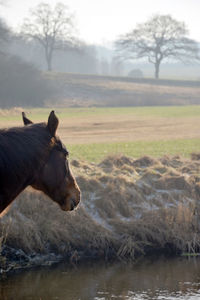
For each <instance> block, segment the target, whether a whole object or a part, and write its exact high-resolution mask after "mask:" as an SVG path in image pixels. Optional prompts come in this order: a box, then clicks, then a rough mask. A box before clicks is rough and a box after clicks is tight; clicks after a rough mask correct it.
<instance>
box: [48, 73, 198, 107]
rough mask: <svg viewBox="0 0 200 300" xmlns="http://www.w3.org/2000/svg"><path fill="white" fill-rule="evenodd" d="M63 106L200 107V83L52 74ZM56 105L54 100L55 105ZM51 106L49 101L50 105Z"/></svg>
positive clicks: (50, 74) (59, 101)
mask: <svg viewBox="0 0 200 300" xmlns="http://www.w3.org/2000/svg"><path fill="white" fill-rule="evenodd" d="M47 76H48V78H50V79H51V80H52V84H53V85H54V86H55V87H56V89H57V99H58V101H57V104H58V105H61V106H149V105H150V106H151V105H189V104H200V98H199V92H200V82H199V81H178V80H154V79H134V78H129V77H111V76H97V75H81V74H72V73H49V74H47ZM53 103H54V104H55V100H54V102H53ZM47 104H49V102H47Z"/></svg>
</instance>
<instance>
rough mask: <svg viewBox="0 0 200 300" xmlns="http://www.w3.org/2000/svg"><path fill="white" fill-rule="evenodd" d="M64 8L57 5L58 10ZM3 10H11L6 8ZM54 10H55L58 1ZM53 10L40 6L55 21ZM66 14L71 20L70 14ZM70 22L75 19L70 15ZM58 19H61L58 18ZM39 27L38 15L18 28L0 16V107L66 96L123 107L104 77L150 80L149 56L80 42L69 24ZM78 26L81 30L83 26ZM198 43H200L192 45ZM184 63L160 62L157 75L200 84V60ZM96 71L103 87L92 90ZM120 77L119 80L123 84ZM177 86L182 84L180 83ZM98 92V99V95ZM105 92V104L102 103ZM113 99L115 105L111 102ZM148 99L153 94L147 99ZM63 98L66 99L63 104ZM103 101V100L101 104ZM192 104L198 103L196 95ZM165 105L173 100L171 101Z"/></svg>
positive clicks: (109, 45)
mask: <svg viewBox="0 0 200 300" xmlns="http://www.w3.org/2000/svg"><path fill="white" fill-rule="evenodd" d="M0 5H2V4H0ZM63 7H64V6H63ZM63 7H61V8H62V9H61V11H62V13H63ZM7 8H8V9H9V6H8V7H7ZM57 8H58V9H59V5H58V7H57ZM55 11H56V9H55V10H52V11H50V7H48V6H46V7H43V13H44V14H46V15H47V14H48V16H51V14H53V16H52V22H54V21H55V20H56V15H55ZM66 12H67V11H66ZM63 14H64V13H63ZM38 16H39V15H38ZM53 17H54V19H53ZM64 17H65V15H63V20H65V19H64ZM70 18H72V17H71V15H70ZM71 21H73V18H72V19H71ZM71 21H70V22H71ZM31 22H32V23H31ZM34 22H35V23H34ZM56 22H59V18H58V19H57V21H56ZM102 22H103V19H102ZM63 23H64V21H63ZM24 24H25V23H24ZM27 24H28V25H27ZM72 24H73V22H72ZM61 25H63V24H61ZM64 25H66V24H64ZM76 25H77V24H76ZM34 26H35V27H34ZM39 26H40V27H39ZM42 26H44V24H42V23H40V20H39V19H37V20H35V21H34V20H33V21H31V18H30V20H29V23H26V24H25V25H24V27H23V26H22V29H21V31H19V30H17V28H16V29H15V28H12V29H11V28H10V27H9V25H8V23H6V22H5V21H4V20H3V18H2V17H0V46H1V48H0V49H1V50H0V68H1V73H0V87H1V88H0V107H1V108H7V107H13V106H23V107H24V106H45V105H47V104H48V103H52V102H54V103H55V101H57V102H59V103H60V104H61V103H62V99H65V105H67V104H69V103H70V105H71V103H72V102H73V101H74V100H73V99H75V100H76V99H78V102H79V103H80V100H81V105H84V104H83V102H84V101H82V100H83V99H89V103H93V104H94V102H95V101H96V99H99V100H98V101H99V102H98V103H96V105H99V106H101V105H102V103H104V105H110V104H109V103H111V102H112V105H120V106H121V105H123V104H124V103H125V102H126V101H125V102H123V97H119V95H118V94H115V93H113V91H115V90H118V89H119V87H118V86H117V85H116V82H118V83H119V80H117V81H116V80H115V79H112V84H113V87H112V92H111V91H110V89H109V88H108V85H107V84H106V83H105V82H106V80H107V82H109V80H110V79H109V78H107V77H109V76H111V77H116V78H117V77H119V78H122V77H123V78H124V80H125V81H126V79H125V78H127V82H130V81H129V78H131V80H132V82H134V79H135V82H137V83H138V81H137V79H144V80H146V79H151V78H154V65H155V63H153V64H152V61H151V59H147V58H145V57H142V56H141V57H139V56H138V58H137V59H127V58H126V57H125V56H122V55H119V52H118V50H117V48H116V43H115V42H112V41H110V42H109V43H104V45H99V44H91V43H90V44H89V43H87V42H85V41H84V40H82V39H81V38H80V35H79V34H78V33H77V31H76V30H74V28H73V26H74V27H75V25H73V26H72V27H71V28H70V30H69V29H67V30H68V31H66V28H65V27H66V26H64V27H63V29H62V31H60V32H59V34H58V35H57V36H53V35H52V32H53V31H52V28H51V27H49V28H48V34H47V35H46V36H42V34H43V32H44V31H45V30H43V29H44V28H43V27H42ZM52 26H53V25H52ZM59 26H60V25H59ZM91 26H92V25H91ZM34 30H35V31H34ZM79 30H80V31H81V28H80V29H79ZM49 32H50V34H49ZM188 41H189V39H188ZM45 43H46V44H45ZM195 43H196V42H195ZM49 45H51V46H49ZM196 45H198V44H197V43H196ZM185 62H186V61H184V60H183V59H182V60H180V61H174V60H172V59H169V60H166V61H164V62H163V63H162V65H161V67H160V73H159V78H160V79H170V80H182V81H190V80H191V81H195V82H196V83H195V86H197V87H198V85H199V80H200V64H199V62H200V60H199V61H197V60H196V61H190V62H186V63H185ZM61 73H62V74H66V78H65V79H63V80H62V81H60V78H61V77H60V75H59V74H61ZM69 74H77V75H78V74H79V75H84V74H85V75H90V76H91V77H87V80H86V77H84V80H83V79H81V84H80V77H77V78H76V77H73V76H72V75H71V77H70V75H69ZM94 75H95V76H101V77H100V79H99V80H101V79H102V80H103V82H104V83H102V88H101V90H100V88H99V87H97V86H96V88H95V81H94V80H93V76H94ZM105 76H106V77H105ZM104 77H105V78H104ZM62 78H64V77H62ZM106 78H107V79H106ZM95 80H96V79H95ZM124 80H122V81H123V82H125V81H124ZM83 81H84V82H83ZM86 81H87V82H86ZM110 82H111V81H110ZM147 82H148V84H151V81H143V82H142V81H140V84H146V83H147ZM161 83H162V81H160V82H159V85H160V84H161ZM169 84H172V86H173V85H174V83H172V81H169ZM186 85H188V83H187V84H186ZM91 86H92V88H91ZM181 86H184V83H183V84H181ZM91 89H92V93H91ZM102 91H103V93H102ZM140 93H141V92H140ZM145 93H146V92H145V88H144V94H145ZM101 94H102V97H101V96H100V95H101ZM121 94H122V95H124V97H125V98H126V96H127V95H128V99H131V97H132V98H133V97H135V96H136V94H137V93H136V94H135V93H134V94H130V90H129V91H127V90H126V87H125V86H123V88H122V91H121ZM105 95H106V99H108V103H106V102H105V101H104V100H105V99H104V97H105ZM143 96H144V95H143ZM115 97H116V104H113V103H114V102H115ZM146 97H148V96H147V95H146V94H145V99H146ZM152 97H153V96H152V95H151V96H150V98H151V100H152ZM176 97H177V98H179V95H176ZM176 97H175V98H176ZM81 98H82V99H81ZM111 98H112V99H111ZM157 98H158V96H157V97H156V100H155V99H153V101H152V103H156V105H159V102H158V99H157ZM66 99H68V100H69V101H68V102H67V101H66ZM102 99H103V100H102ZM93 100H94V101H93ZM154 100H155V101H154ZM101 101H103V102H102V103H101ZM192 101H193V100H192ZM75 102H76V101H75ZM136 102H137V101H132V100H131V101H129V100H128V102H127V103H129V105H135V103H136ZM193 102H194V103H196V96H195V100H194V101H193ZM131 103H132V104H131ZM142 103H143V102H142ZM169 103H170V104H173V103H172V101H171V100H170V102H169ZM144 104H145V102H144V103H143V105H144ZM167 104H168V102H167ZM176 104H177V103H176ZM76 105H77V102H76Z"/></svg>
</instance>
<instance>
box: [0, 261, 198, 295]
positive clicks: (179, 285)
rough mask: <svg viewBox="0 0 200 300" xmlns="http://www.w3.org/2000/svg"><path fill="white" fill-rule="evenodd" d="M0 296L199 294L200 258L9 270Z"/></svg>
mask: <svg viewBox="0 0 200 300" xmlns="http://www.w3.org/2000/svg"><path fill="white" fill-rule="evenodd" d="M0 299H1V300H26V299H27V300H79V299H80V300H90V299H91V300H93V299H94V300H109V299H128V300H133V299H134V300H143V299H144V300H148V299H151V300H152V299H159V300H176V299H177V300H182V299H184V300H185V299H186V300H197V299H200V258H191V259H186V258H173V259H165V258H162V259H158V260H148V261H146V260H145V261H144V260H143V261H140V262H139V263H136V264H127V263H114V264H105V263H92V264H84V265H79V266H76V267H69V266H68V265H67V264H64V263H62V264H59V265H57V266H54V267H49V268H47V267H45V268H39V269H32V270H29V271H23V272H20V273H18V274H17V273H16V274H12V275H9V276H7V277H5V278H3V279H2V280H1V281H0Z"/></svg>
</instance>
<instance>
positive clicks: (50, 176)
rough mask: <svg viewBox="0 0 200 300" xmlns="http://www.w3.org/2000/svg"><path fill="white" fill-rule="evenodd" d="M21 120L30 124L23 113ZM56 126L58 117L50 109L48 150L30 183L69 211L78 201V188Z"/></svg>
mask: <svg viewBox="0 0 200 300" xmlns="http://www.w3.org/2000/svg"><path fill="white" fill-rule="evenodd" d="M23 121H24V124H25V125H28V126H29V124H32V122H31V121H30V120H29V119H27V118H26V116H25V114H24V113H23ZM31 126H32V125H31ZM33 126H34V125H33ZM57 127H58V118H57V117H56V115H55V113H54V111H52V112H51V113H50V115H49V118H48V123H47V125H46V128H45V129H46V130H47V132H48V134H49V135H50V139H49V141H50V143H49V147H48V149H49V150H48V151H47V155H46V156H45V161H44V163H43V164H42V168H41V169H40V171H39V172H38V174H36V176H35V178H34V182H33V183H32V184H31V185H32V187H33V188H35V189H37V190H40V191H43V192H44V193H45V194H46V195H48V196H49V197H50V198H51V199H52V200H53V201H55V202H57V203H58V204H59V205H60V207H61V208H62V210H65V211H69V210H73V209H74V208H75V207H76V206H77V205H78V203H79V202H80V189H79V187H78V184H77V183H76V180H75V178H74V177H73V174H72V172H71V170H70V167H69V162H68V151H67V149H66V148H65V146H64V145H63V144H62V142H61V140H60V139H59V137H57V136H56V130H57Z"/></svg>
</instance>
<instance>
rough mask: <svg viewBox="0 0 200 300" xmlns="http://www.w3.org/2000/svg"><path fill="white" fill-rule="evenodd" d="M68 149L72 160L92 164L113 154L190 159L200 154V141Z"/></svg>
mask: <svg viewBox="0 0 200 300" xmlns="http://www.w3.org/2000/svg"><path fill="white" fill-rule="evenodd" d="M68 149H69V152H70V158H71V159H82V160H87V161H91V162H100V161H101V160H102V159H103V158H104V157H105V156H109V155H113V154H115V155H118V154H120V155H121V154H123V155H127V156H131V157H134V158H138V157H141V156H145V155H150V156H153V157H161V156H164V155H181V156H184V157H189V156H190V154H191V153H198V152H200V139H183V140H169V141H138V142H127V143H126V142H124V143H99V144H97V143H95V144H78V145H68Z"/></svg>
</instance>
